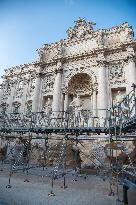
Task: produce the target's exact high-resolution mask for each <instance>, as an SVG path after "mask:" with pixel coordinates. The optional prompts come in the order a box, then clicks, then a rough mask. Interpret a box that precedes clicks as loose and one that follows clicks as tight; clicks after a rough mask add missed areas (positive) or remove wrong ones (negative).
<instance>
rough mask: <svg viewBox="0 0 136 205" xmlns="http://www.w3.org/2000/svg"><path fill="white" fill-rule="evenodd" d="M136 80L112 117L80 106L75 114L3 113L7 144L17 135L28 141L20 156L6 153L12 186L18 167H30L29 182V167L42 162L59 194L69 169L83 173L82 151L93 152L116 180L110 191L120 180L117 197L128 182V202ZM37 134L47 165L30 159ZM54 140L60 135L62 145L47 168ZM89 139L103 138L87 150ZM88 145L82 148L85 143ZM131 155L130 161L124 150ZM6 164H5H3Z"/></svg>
mask: <svg viewBox="0 0 136 205" xmlns="http://www.w3.org/2000/svg"><path fill="white" fill-rule="evenodd" d="M135 95H136V86H135V85H133V86H132V91H131V92H130V93H129V94H128V95H127V96H126V97H124V98H123V99H122V101H121V102H119V103H117V104H116V105H114V106H112V107H111V108H110V109H109V110H107V117H106V118H99V117H97V116H92V115H91V112H90V111H88V110H80V111H78V114H77V115H76V116H75V115H74V113H73V112H49V113H46V112H37V113H31V114H29V115H27V114H23V113H6V112H5V111H3V112H1V114H0V136H1V138H2V139H6V142H7V144H6V146H7V147H8V146H9V141H10V140H11V139H16V138H18V139H20V140H22V142H23V145H22V146H20V152H19V154H18V156H16V157H12V159H10V160H9V161H8V162H7V161H6V160H7V159H8V154H7V155H5V158H1V167H2V166H4V163H8V164H10V169H9V179H8V185H7V188H11V187H12V186H11V177H12V176H13V173H14V172H16V171H18V170H22V171H23V172H24V173H26V179H25V182H28V181H29V179H28V176H29V171H30V170H31V169H34V168H39V167H40V168H42V171H43V172H42V174H43V173H44V174H45V173H46V175H48V176H50V177H51V191H50V193H49V196H54V195H55V193H54V192H53V184H54V180H55V179H56V178H58V177H63V186H62V188H64V189H65V188H67V186H66V175H67V174H69V173H72V174H73V169H74V174H75V176H74V179H75V180H76V177H77V176H78V175H79V174H81V164H80V162H79V160H78V155H79V152H80V153H81V154H82V155H84V156H85V157H86V158H88V159H89V160H90V161H91V162H92V164H93V165H94V166H95V167H96V173H97V174H99V175H100V176H102V177H103V179H104V180H105V179H108V180H109V182H110V192H109V195H110V196H111V195H114V191H113V189H112V185H113V183H116V187H117V190H116V193H117V199H118V200H120V199H119V191H118V186H119V184H120V183H121V184H122V185H123V193H124V198H123V200H124V204H128V199H127V190H128V189H129V188H131V189H133V190H135V191H136V159H134V157H132V156H131V155H130V151H129V147H127V143H126V142H129V141H130V142H135V139H136V138H135V137H136V133H135V131H136V128H135V127H136V126H135V125H136V96H135ZM34 139H41V140H44V153H43V156H42V165H35V164H34V165H33V164H30V156H31V150H32V148H31V142H32V140H34ZM49 140H50V141H59V144H60V148H59V154H58V160H57V161H56V165H55V166H53V167H52V169H51V170H50V172H47V169H46V168H47V167H48V163H49V162H48V161H49V160H48V159H49V158H50V157H51V155H53V152H51V150H53V149H54V150H55V146H57V145H52V146H51V145H50V146H49ZM83 141H87V142H88V143H89V142H91V143H93V144H97V148H98V150H97V149H95V150H93V151H92V153H91V154H87V153H86V150H85V148H84V145H83ZM68 142H72V143H73V145H74V148H73V150H74V154H73V159H74V160H75V162H76V163H75V167H74V168H72V169H71V168H68V167H67V166H66V160H67V149H68ZM100 142H106V143H107V144H108V146H107V150H106V151H107V153H108V154H107V156H108V158H109V161H108V163H105V162H104V161H103V160H102V157H100V156H99V154H100V151H102V150H104V149H105V148H104V146H102V144H101V143H100ZM78 145H80V146H82V148H83V149H82V150H80V149H79V146H78ZM124 155H125V157H126V161H127V162H124V160H123V159H122V158H121V156H124ZM2 169H3V168H1V170H2Z"/></svg>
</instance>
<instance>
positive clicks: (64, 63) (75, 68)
mask: <svg viewBox="0 0 136 205" xmlns="http://www.w3.org/2000/svg"><path fill="white" fill-rule="evenodd" d="M94 25H95V23H93V22H88V21H86V20H85V19H82V18H79V19H77V20H76V21H75V24H74V26H73V27H70V28H69V29H68V30H67V38H66V39H63V40H60V41H58V42H55V43H52V44H44V45H43V46H42V47H41V48H39V49H37V52H38V60H37V61H35V62H32V63H28V64H24V65H20V66H16V67H12V68H9V69H7V70H5V74H4V76H3V83H2V85H1V97H0V104H1V106H0V109H1V110H2V109H6V110H7V112H17V111H18V112H23V113H27V112H31V111H33V112H36V111H41V110H45V111H47V110H51V109H52V110H53V111H63V110H64V111H66V110H67V109H68V108H69V105H70V103H72V102H73V101H75V98H77V95H78V96H79V100H80V104H81V109H89V110H91V111H92V114H93V115H94V116H96V115H99V116H105V111H104V109H107V108H108V107H110V106H111V105H112V103H115V102H116V101H117V100H118V99H119V97H120V98H121V97H123V95H125V94H126V93H128V92H129V91H130V90H131V85H132V83H136V65H135V60H136V53H135V52H136V41H135V39H134V37H133V36H134V35H133V29H132V27H131V26H129V24H128V23H123V24H121V25H119V26H115V27H112V28H110V29H99V30H94ZM118 91H120V92H118ZM118 95H122V96H118ZM47 107H48V108H49V109H47ZM97 109H101V111H99V112H98V110H97Z"/></svg>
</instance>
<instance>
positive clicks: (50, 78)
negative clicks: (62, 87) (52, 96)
mask: <svg viewBox="0 0 136 205" xmlns="http://www.w3.org/2000/svg"><path fill="white" fill-rule="evenodd" d="M54 79H55V76H54V75H52V74H49V75H46V76H45V77H44V78H43V81H42V92H43V93H48V92H52V91H53V85H54Z"/></svg>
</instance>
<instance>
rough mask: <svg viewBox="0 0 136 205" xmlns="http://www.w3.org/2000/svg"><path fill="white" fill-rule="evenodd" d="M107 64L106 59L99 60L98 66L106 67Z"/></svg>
mask: <svg viewBox="0 0 136 205" xmlns="http://www.w3.org/2000/svg"><path fill="white" fill-rule="evenodd" d="M106 65H107V61H106V60H97V66H98V67H105V66H106Z"/></svg>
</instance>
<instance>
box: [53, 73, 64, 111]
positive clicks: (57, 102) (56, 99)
mask: <svg viewBox="0 0 136 205" xmlns="http://www.w3.org/2000/svg"><path fill="white" fill-rule="evenodd" d="M61 87H62V69H58V70H57V71H56V77H55V82H54V91H53V102H52V111H53V112H54V111H56V112H59V111H60V109H61V95H62V92H61Z"/></svg>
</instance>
